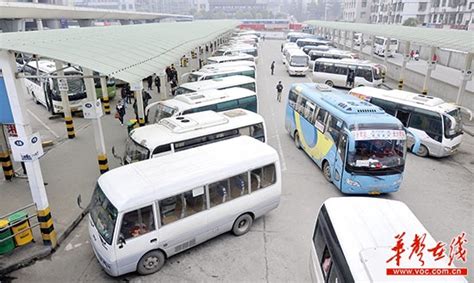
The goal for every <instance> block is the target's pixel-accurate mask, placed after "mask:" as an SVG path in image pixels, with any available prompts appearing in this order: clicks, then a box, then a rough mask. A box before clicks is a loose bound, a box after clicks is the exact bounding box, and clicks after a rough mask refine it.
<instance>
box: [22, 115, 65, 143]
mask: <svg viewBox="0 0 474 283" xmlns="http://www.w3.org/2000/svg"><path fill="white" fill-rule="evenodd" d="M26 111H28V113H30V115H31V116H32V117H33V118H35V119H36V120H37V121H38V122H39V123H40V124H41V125H43V127H45V128H46V130H48V131H49V132H50V133H51V134H53V136H55V137H56V138H59V135H58V134H56V132H55V131H53V129H51V128H50V127H49V126H48V125H46V124H45V123H44V122H43V121H41V119H40V118H39V117H38V116H36V115H35V114H34V113H33V112H31V111H30V109H27V110H26Z"/></svg>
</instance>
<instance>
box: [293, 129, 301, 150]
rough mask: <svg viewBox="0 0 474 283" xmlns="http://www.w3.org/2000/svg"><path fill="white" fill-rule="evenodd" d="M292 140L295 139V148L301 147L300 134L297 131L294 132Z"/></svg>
mask: <svg viewBox="0 0 474 283" xmlns="http://www.w3.org/2000/svg"><path fill="white" fill-rule="evenodd" d="M294 140H295V146H296V148H297V149H301V141H300V134H298V131H296V132H295V135H294Z"/></svg>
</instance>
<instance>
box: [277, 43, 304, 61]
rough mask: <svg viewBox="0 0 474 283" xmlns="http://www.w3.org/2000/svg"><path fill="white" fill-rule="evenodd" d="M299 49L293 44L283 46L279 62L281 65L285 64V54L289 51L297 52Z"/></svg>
mask: <svg viewBox="0 0 474 283" xmlns="http://www.w3.org/2000/svg"><path fill="white" fill-rule="evenodd" d="M299 49H300V48H299V47H298V46H297V45H296V44H295V43H293V42H290V43H288V44H284V45H283V49H282V53H281V61H282V62H283V64H286V54H287V53H288V51H289V50H299Z"/></svg>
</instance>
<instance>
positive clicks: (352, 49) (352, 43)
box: [350, 31, 354, 52]
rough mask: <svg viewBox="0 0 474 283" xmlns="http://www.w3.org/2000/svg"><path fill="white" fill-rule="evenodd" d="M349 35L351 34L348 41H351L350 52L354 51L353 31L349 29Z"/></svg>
mask: <svg viewBox="0 0 474 283" xmlns="http://www.w3.org/2000/svg"><path fill="white" fill-rule="evenodd" d="M350 36H351V38H350V41H351V52H354V32H353V31H351V33H350Z"/></svg>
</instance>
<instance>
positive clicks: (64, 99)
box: [54, 60, 76, 139]
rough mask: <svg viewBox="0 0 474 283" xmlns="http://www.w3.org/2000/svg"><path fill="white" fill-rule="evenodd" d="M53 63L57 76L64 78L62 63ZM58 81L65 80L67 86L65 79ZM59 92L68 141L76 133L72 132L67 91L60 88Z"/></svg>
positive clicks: (72, 123) (72, 125)
mask: <svg viewBox="0 0 474 283" xmlns="http://www.w3.org/2000/svg"><path fill="white" fill-rule="evenodd" d="M54 63H55V65H56V70H57V73H58V76H59V77H63V76H64V65H63V62H61V61H58V60H55V61H54ZM60 80H65V81H66V85H67V79H64V78H63V79H58V82H60ZM59 91H60V93H61V102H62V106H63V113H64V123H65V124H66V131H67V137H68V138H70V139H73V138H74V137H76V133H75V132H74V122H73V120H72V114H71V108H70V107H69V95H68V92H69V91H68V90H64V89H63V90H61V88H59Z"/></svg>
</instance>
